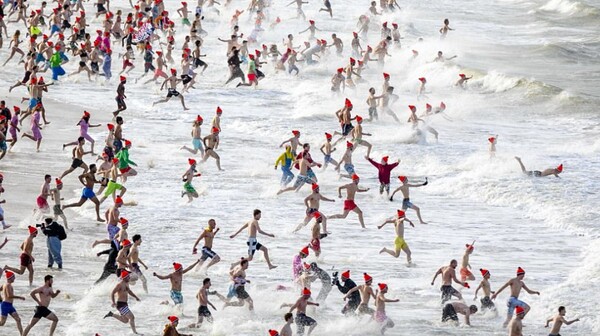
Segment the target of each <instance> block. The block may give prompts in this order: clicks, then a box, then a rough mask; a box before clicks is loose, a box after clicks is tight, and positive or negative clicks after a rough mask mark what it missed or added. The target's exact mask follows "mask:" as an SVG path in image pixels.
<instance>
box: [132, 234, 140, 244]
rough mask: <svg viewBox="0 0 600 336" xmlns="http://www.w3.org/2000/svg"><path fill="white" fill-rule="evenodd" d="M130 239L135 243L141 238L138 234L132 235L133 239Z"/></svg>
mask: <svg viewBox="0 0 600 336" xmlns="http://www.w3.org/2000/svg"><path fill="white" fill-rule="evenodd" d="M131 239H133V241H134V242H136V241H138V240H140V239H142V236H140V235H139V234H134V235H133V238H131Z"/></svg>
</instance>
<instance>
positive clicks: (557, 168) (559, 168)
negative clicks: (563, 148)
mask: <svg viewBox="0 0 600 336" xmlns="http://www.w3.org/2000/svg"><path fill="white" fill-rule="evenodd" d="M556 170H557V171H558V172H559V173H562V171H563V165H562V163H561V164H560V165H559V166H558V167H556Z"/></svg>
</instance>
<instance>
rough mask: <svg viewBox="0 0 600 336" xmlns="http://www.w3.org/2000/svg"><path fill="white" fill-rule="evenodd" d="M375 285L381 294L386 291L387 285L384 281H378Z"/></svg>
mask: <svg viewBox="0 0 600 336" xmlns="http://www.w3.org/2000/svg"><path fill="white" fill-rule="evenodd" d="M377 286H378V287H379V291H380V292H381V294H385V293H387V292H388V286H387V285H386V284H384V283H380V284H377Z"/></svg>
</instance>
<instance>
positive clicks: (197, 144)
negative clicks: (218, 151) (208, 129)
mask: <svg viewBox="0 0 600 336" xmlns="http://www.w3.org/2000/svg"><path fill="white" fill-rule="evenodd" d="M203 122H204V119H202V117H201V116H200V115H197V116H196V120H194V124H193V125H192V132H191V133H192V134H191V135H192V146H193V147H194V148H189V147H188V146H185V145H184V146H182V147H181V148H180V149H185V150H187V151H188V152H190V153H192V154H198V151H200V155H201V156H204V147H203V146H202V129H201V128H200V127H201V126H202V123H203Z"/></svg>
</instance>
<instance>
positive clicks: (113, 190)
mask: <svg viewBox="0 0 600 336" xmlns="http://www.w3.org/2000/svg"><path fill="white" fill-rule="evenodd" d="M102 165H104V163H103V164H102ZM109 165H110V168H109V169H108V172H107V174H106V177H103V178H102V180H101V182H100V184H101V185H102V184H103V183H104V184H106V189H105V190H104V194H103V195H102V197H101V198H100V203H101V204H102V203H103V202H104V201H105V200H106V199H107V198H108V197H110V196H112V198H113V201H114V200H115V199H116V198H117V197H121V198H122V197H123V196H124V195H125V193H126V192H127V188H125V186H124V185H122V184H119V183H117V177H118V176H119V172H118V168H117V167H118V165H119V159H117V158H113V159H112V161H111V163H109ZM101 190H102V187H101V189H100V190H98V193H99V194H100V193H101ZM117 190H119V191H120V192H119V195H117Z"/></svg>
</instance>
